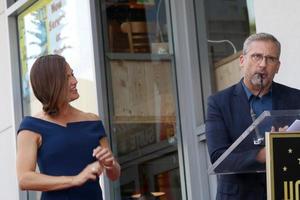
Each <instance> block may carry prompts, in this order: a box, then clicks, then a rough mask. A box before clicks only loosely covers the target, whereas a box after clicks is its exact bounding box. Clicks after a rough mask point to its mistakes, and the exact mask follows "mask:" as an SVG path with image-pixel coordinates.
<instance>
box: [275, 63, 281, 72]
mask: <svg viewBox="0 0 300 200" xmlns="http://www.w3.org/2000/svg"><path fill="white" fill-rule="evenodd" d="M278 62H279V63H278V65H277V69H276V74H277V73H278V72H279V68H280V64H281V63H280V61H278Z"/></svg>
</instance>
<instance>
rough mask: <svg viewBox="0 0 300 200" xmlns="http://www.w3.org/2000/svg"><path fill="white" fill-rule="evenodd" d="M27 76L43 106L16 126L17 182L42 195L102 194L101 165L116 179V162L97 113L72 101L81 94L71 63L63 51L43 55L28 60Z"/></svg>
mask: <svg viewBox="0 0 300 200" xmlns="http://www.w3.org/2000/svg"><path fill="white" fill-rule="evenodd" d="M30 81H31V85H32V89H33V92H34V94H35V96H36V97H37V99H38V100H39V101H40V102H41V103H42V105H43V110H42V111H41V112H39V113H38V114H36V115H35V116H33V117H31V116H27V117H25V118H24V119H23V121H22V123H21V125H20V128H19V130H18V137H17V143H18V144H17V145H18V152H17V174H18V181H19V186H20V188H21V189H22V190H37V191H43V193H42V197H41V199H42V200H60V199H64V200H66V199H70V200H79V199H80V200H82V199H85V200H96V199H97V200H99V199H102V191H101V188H100V186H99V175H100V174H102V173H103V172H104V171H105V174H106V176H107V177H108V178H109V179H110V180H116V179H118V178H119V176H120V165H119V164H118V162H117V161H116V159H115V158H114V156H113V154H112V152H111V150H110V149H109V145H108V141H107V138H106V136H105V131H104V128H103V125H102V122H101V121H100V120H99V117H98V116H97V115H95V114H91V113H85V112H82V111H80V110H78V109H76V108H74V107H72V106H71V105H70V102H71V101H74V100H75V99H78V98H79V94H78V92H77V89H76V85H77V80H76V78H75V77H74V74H73V71H72V69H71V68H70V66H69V65H68V63H67V62H66V61H65V59H64V58H63V57H62V56H59V55H46V56H42V57H40V58H38V59H37V60H36V61H35V63H34V64H33V66H32V69H31V72H30ZM99 143H100V145H99ZM36 163H38V166H39V169H40V173H39V172H36V171H35V169H36Z"/></svg>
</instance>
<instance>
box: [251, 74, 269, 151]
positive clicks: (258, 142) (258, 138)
mask: <svg viewBox="0 0 300 200" xmlns="http://www.w3.org/2000/svg"><path fill="white" fill-rule="evenodd" d="M256 76H257V78H258V79H259V81H260V85H259V91H258V93H257V95H255V96H254V100H255V99H257V98H259V95H260V94H261V92H262V91H263V77H262V74H256ZM254 100H252V101H251V103H250V115H251V118H252V122H254V121H255V120H256V114H255V113H254V111H253V102H254ZM264 140H265V138H264V137H263V136H261V135H260V133H259V129H258V127H255V138H253V143H254V145H264Z"/></svg>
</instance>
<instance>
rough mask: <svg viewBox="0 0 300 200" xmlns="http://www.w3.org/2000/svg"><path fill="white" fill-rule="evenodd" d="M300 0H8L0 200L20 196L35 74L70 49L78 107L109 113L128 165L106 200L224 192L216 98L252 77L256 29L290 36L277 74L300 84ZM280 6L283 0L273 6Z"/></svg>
mask: <svg viewBox="0 0 300 200" xmlns="http://www.w3.org/2000/svg"><path fill="white" fill-rule="evenodd" d="M299 4H300V3H299V2H298V1H296V0H291V1H289V2H288V3H287V2H283V1H275V2H274V1H271V0H260V1H256V0H253V1H251V0H227V1H223V0H222V1H221V0H213V1H212V0H35V1H33V0H18V1H15V0H0V52H1V53H0V83H1V84H0V91H1V93H2V94H3V95H2V98H1V105H0V112H1V115H0V160H1V161H2V162H1V164H0V176H1V177H2V178H1V180H0V188H1V189H0V199H8V200H18V199H20V200H35V199H38V198H39V195H40V194H39V193H38V192H32V191H22V192H21V191H19V189H18V184H17V178H16V170H15V167H16V166H15V159H16V151H17V147H16V131H17V129H18V125H19V123H20V121H21V120H22V117H24V116H26V115H34V114H35V113H36V112H37V111H38V110H39V109H40V107H41V106H40V104H39V103H38V101H37V100H36V99H35V98H34V95H33V93H32V90H31V87H30V83H29V79H28V74H29V71H30V67H31V65H32V63H33V62H34V60H35V59H36V58H37V57H38V56H40V55H44V54H60V55H63V56H64V57H65V58H66V60H67V62H68V63H69V64H70V66H71V67H72V68H73V70H74V73H75V76H76V77H77V79H78V81H79V83H78V90H79V93H80V95H81V97H80V99H79V100H77V101H76V102H74V104H73V105H74V106H76V107H78V108H80V109H82V110H85V111H87V112H94V113H97V114H99V115H100V117H101V119H102V120H103V122H104V124H105V129H106V131H107V135H108V138H109V140H110V144H111V147H112V150H113V152H114V154H115V155H116V157H117V159H118V160H119V162H120V164H121V167H122V176H121V177H120V179H119V180H118V181H116V182H113V183H112V182H110V181H108V180H107V179H106V178H103V179H101V183H100V184H101V187H102V188H103V191H104V198H105V199H143V198H147V197H148V198H150V199H151V198H152V199H154V198H155V199H163V200H173V199H174V200H177V199H186V200H187V199H197V200H198V199H201V200H208V199H214V196H215V193H216V176H215V175H209V174H208V173H207V169H208V167H209V165H210V162H209V158H208V156H207V150H206V144H205V133H204V126H205V107H206V98H207V97H208V96H209V95H210V94H212V93H213V92H215V91H218V90H220V89H223V88H225V87H227V86H229V85H231V84H233V83H235V82H236V81H238V80H239V79H240V77H241V75H240V71H239V63H238V58H239V55H240V51H241V49H242V44H243V41H244V39H245V38H246V37H248V36H249V34H251V33H254V32H270V33H272V34H274V35H275V36H276V37H277V38H278V39H279V41H281V42H282V58H281V65H282V66H281V69H280V73H279V75H278V76H277V77H276V80H277V81H279V82H282V83H285V84H287V85H290V86H292V87H297V88H300V80H299V79H298V80H297V79H296V78H295V79H291V78H290V77H292V76H293V74H296V73H297V72H299V69H298V67H297V52H298V50H299V48H300V47H299V45H298V44H299V42H300V39H299V36H298V35H299V33H300V28H299V27H298V26H297V24H298V23H299V19H300V18H299V16H298V15H299V14H298V13H297V10H296V9H297V8H299V7H300V5H299ZM271 5H272V6H271Z"/></svg>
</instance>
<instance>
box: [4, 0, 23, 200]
mask: <svg viewBox="0 0 300 200" xmlns="http://www.w3.org/2000/svg"><path fill="white" fill-rule="evenodd" d="M5 5H6V4H5V0H0V61H1V62H0V94H1V101H0V102H1V103H0V177H1V178H0V199H3V200H4V199H7V200H18V199H19V191H18V186H17V180H16V170H15V168H16V166H15V159H16V156H15V155H16V145H15V130H14V126H13V107H12V87H11V70H10V62H9V51H8V49H9V48H8V30H7V17H6V15H5Z"/></svg>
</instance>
